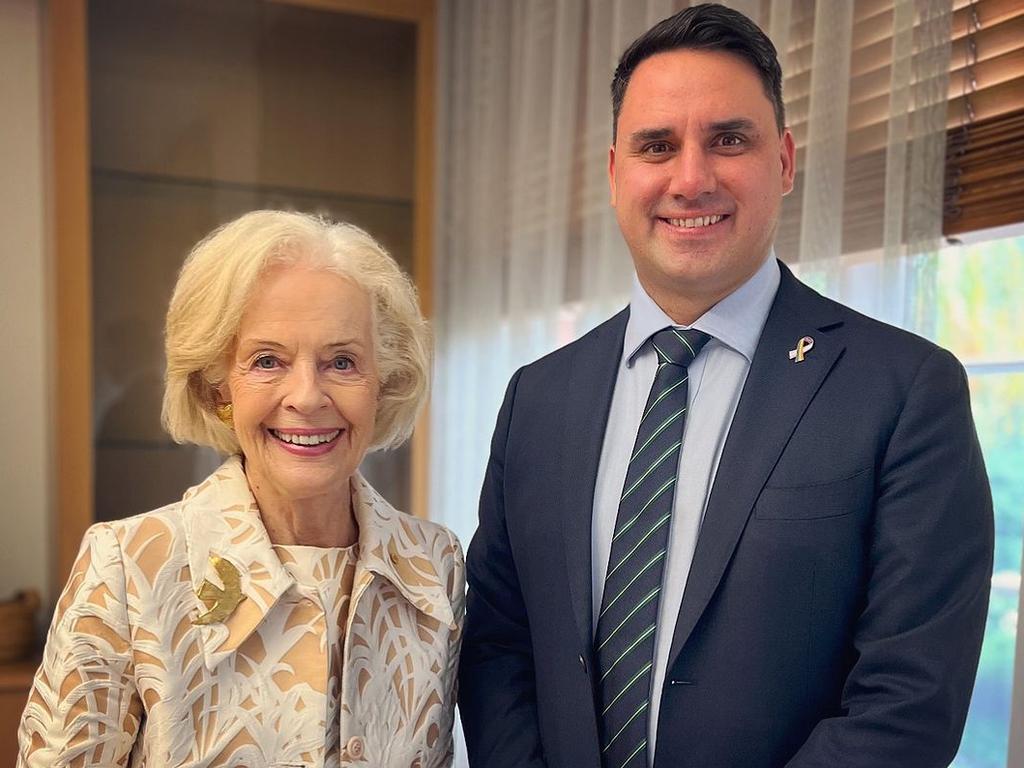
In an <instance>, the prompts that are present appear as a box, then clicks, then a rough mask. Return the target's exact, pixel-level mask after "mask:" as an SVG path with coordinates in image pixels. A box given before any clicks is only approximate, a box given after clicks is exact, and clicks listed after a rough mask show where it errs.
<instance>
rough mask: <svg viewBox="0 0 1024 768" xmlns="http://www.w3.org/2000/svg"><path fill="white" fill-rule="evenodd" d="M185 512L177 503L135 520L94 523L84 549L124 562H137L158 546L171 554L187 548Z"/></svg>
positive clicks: (85, 538)
mask: <svg viewBox="0 0 1024 768" xmlns="http://www.w3.org/2000/svg"><path fill="white" fill-rule="evenodd" d="M181 508H182V503H181V501H175V502H173V503H171V504H167V505H165V506H163V507H159V508H158V509H153V510H150V511H149V512H142V513H140V514H138V515H133V516H132V517H126V518H122V519H120V520H108V521H103V522H98V523H93V524H92V525H91V526H89V528H88V529H87V530H86V532H85V536H84V537H83V539H82V549H83V550H84V549H85V548H86V547H89V548H91V549H92V550H93V551H97V552H108V551H110V552H114V551H116V552H117V554H119V556H120V557H121V558H122V559H123V558H132V559H134V558H136V557H138V556H139V555H141V554H142V553H143V552H144V551H145V550H147V549H150V548H151V546H152V545H154V544H156V545H157V546H158V547H159V548H160V549H161V550H162V551H163V552H164V553H169V552H170V551H171V550H173V549H175V548H177V547H183V546H184V544H185V530H184V527H183V525H182V514H181ZM147 545H149V546H147Z"/></svg>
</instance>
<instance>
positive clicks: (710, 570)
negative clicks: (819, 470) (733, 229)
mask: <svg viewBox="0 0 1024 768" xmlns="http://www.w3.org/2000/svg"><path fill="white" fill-rule="evenodd" d="M780 266H782V280H781V282H780V284H779V290H778V293H777V294H776V297H775V302H774V304H773V305H772V309H771V311H770V312H769V314H768V318H767V320H766V322H765V327H764V330H763V331H762V333H761V339H760V341H759V342H758V345H757V350H756V352H755V353H754V358H753V361H752V362H751V366H750V372H749V374H748V375H747V380H746V383H745V384H744V387H743V392H742V394H741V395H740V400H739V404H738V405H737V408H736V414H735V416H734V417H733V421H732V425H731V427H730V429H729V435H728V437H727V438H726V442H725V446H724V448H723V450H722V457H721V460H720V461H719V464H718V472H717V474H716V476H715V482H714V485H713V487H712V490H711V497H710V499H709V500H708V505H707V510H706V512H705V515H704V522H703V524H702V526H701V530H700V537H699V538H698V540H697V548H696V550H695V552H694V555H693V563H692V564H691V566H690V573H689V576H688V578H687V582H686V590H685V592H684V594H683V601H682V605H681V606H680V609H679V616H678V618H677V620H676V627H675V633H674V634H673V637H672V647H671V650H670V652H669V666H668V669H669V675H671V669H672V666H673V665H674V664H675V661H676V659H677V658H678V656H679V652H680V651H681V650H682V647H683V646H684V645H685V644H686V641H687V640H688V639H689V637H690V634H691V633H692V632H693V628H694V626H695V625H696V624H697V621H698V620H699V619H700V616H701V614H702V613H703V612H704V610H705V608H706V607H707V605H708V602H709V601H710V600H711V597H712V595H713V594H714V592H715V590H716V589H717V587H718V584H719V582H720V581H721V579H722V575H723V574H724V572H725V569H726V566H727V565H728V563H729V560H730V559H731V557H732V554H733V551H734V550H735V548H736V544H737V542H738V541H739V538H740V535H741V534H742V533H743V529H744V527H745V526H746V523H747V519H748V518H749V516H750V513H751V511H752V509H753V507H754V503H755V501H756V500H757V496H758V494H759V493H760V492H761V489H762V488H763V487H764V484H765V482H766V481H767V479H768V476H769V474H770V473H771V471H772V469H773V468H774V466H775V464H776V462H777V461H778V459H779V456H780V455H781V453H782V451H783V449H784V448H785V446H786V443H787V442H788V441H789V438H790V436H791V435H792V434H793V431H794V429H796V425H797V424H798V423H799V421H800V418H801V417H802V416H803V413H804V411H805V410H806V409H807V406H808V404H809V403H810V402H811V400H812V399H813V397H814V395H815V393H816V392H817V391H818V389H819V387H820V386H821V384H822V382H823V381H824V380H825V378H826V377H827V376H828V374H829V372H830V371H831V370H832V367H833V365H834V364H835V362H836V360H837V359H838V358H839V356H840V355H841V354H842V351H843V349H844V346H843V344H842V343H841V337H840V335H839V334H837V333H834V332H833V333H830V332H829V331H830V330H832V329H834V328H835V327H837V326H838V325H839V324H840V321H839V319H838V317H837V315H836V314H835V312H834V310H833V309H832V306H833V305H832V304H831V302H828V301H826V300H825V299H823V298H822V297H821V296H819V295H818V294H817V293H815V292H814V291H812V290H811V289H810V288H807V287H806V286H804V285H803V284H801V283H799V282H798V281H797V280H796V278H794V277H793V275H792V274H791V273H790V272H789V270H788V269H786V268H785V266H784V265H780ZM803 336H811V337H812V338H813V339H814V348H813V350H812V351H811V352H810V353H809V354H807V356H806V358H805V359H804V360H803V361H802V362H799V363H798V362H795V361H793V360H791V359H790V358H789V351H790V350H792V349H794V348H795V347H796V344H797V341H798V340H799V339H800V338H802V337H803Z"/></svg>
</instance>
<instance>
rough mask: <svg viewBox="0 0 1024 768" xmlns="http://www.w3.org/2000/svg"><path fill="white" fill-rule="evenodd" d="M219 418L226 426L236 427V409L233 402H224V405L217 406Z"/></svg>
mask: <svg viewBox="0 0 1024 768" xmlns="http://www.w3.org/2000/svg"><path fill="white" fill-rule="evenodd" d="M217 418H218V419H220V420H221V423H223V424H224V426H226V427H229V428H230V429H234V428H235V409H234V406H232V405H231V403H224V404H223V405H218V406H217Z"/></svg>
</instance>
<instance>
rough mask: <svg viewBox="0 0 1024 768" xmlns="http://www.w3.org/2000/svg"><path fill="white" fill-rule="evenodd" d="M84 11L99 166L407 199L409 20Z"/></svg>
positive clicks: (106, 7)
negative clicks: (86, 17) (406, 22)
mask: <svg viewBox="0 0 1024 768" xmlns="http://www.w3.org/2000/svg"><path fill="white" fill-rule="evenodd" d="M89 14H90V15H89V25H90V29H89V44H90V67H91V69H90V72H91V76H92V84H91V87H92V93H91V100H92V106H93V118H92V133H93V165H94V166H99V167H101V168H114V169H121V170H130V171H134V172H138V173H149V174H161V175H164V174H169V175H174V176H183V177H197V178H213V179H219V180H225V181H232V182H240V183H258V184H264V185H277V186H285V187H289V188H295V187H299V188H305V189H315V190H321V191H329V192H335V193H342V194H346V193H347V194H358V195H363V196H370V197H378V198H397V199H402V200H410V199H411V198H412V195H413V152H412V148H413V143H414V119H413V113H412V103H413V89H414V82H415V80H414V69H415V28H414V26H413V25H412V24H405V23H396V22H388V21H382V20H377V19H369V18H362V17H357V16H350V15H347V14H340V13H331V12H327V11H320V10H315V9H308V8H300V7H294V6H288V5H280V4H275V3H269V4H268V3H262V2H258V1H257V0H218V2H215V3H211V2H208V1H207V0H174V1H173V2H171V1H170V0H159V1H152V2H146V3H139V2H134V1H133V0H93V1H92V2H90V3H89ZM139 29H141V30H143V32H144V34H138V32H137V30H139ZM325 94H328V95H329V96H328V97H326V98H325Z"/></svg>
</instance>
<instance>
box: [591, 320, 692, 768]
mask: <svg viewBox="0 0 1024 768" xmlns="http://www.w3.org/2000/svg"><path fill="white" fill-rule="evenodd" d="M710 338H711V337H710V336H708V335H707V334H706V333H703V332H701V331H698V330H694V329H690V330H681V329H676V328H666V329H665V330H662V331H658V333H656V334H654V335H653V336H652V337H651V338H650V339H648V341H647V343H648V344H650V345H651V346H652V347H653V348H654V350H655V351H656V352H657V355H658V372H657V374H655V377H654V384H653V385H652V386H651V394H650V395H649V396H648V398H647V406H646V407H645V408H644V414H643V418H642V419H641V421H640V427H639V429H638V430H637V434H636V442H635V444H634V446H633V453H632V455H631V457H630V460H629V467H628V469H627V470H626V482H625V484H624V485H623V488H622V496H621V498H620V499H619V514H618V517H617V518H616V520H615V534H614V536H613V538H612V548H611V555H610V557H609V559H608V574H607V576H605V582H604V595H603V598H602V600H601V614H600V616H599V617H598V620H597V636H596V638H595V640H594V644H595V654H596V659H597V671H598V673H599V674H600V681H599V686H598V687H599V690H600V698H599V701H600V706H601V713H600V722H601V748H602V763H603V765H604V768H624V767H625V766H638V767H639V766H645V765H647V721H648V717H647V709H648V706H649V703H650V698H651V670H652V667H653V664H654V635H655V629H656V627H657V621H658V598H659V596H660V594H661V577H662V573H663V572H664V565H665V554H666V552H667V548H668V533H669V526H670V523H671V520H672V504H673V501H674V499H675V485H676V470H677V468H678V465H679V450H680V447H681V446H682V444H683V424H684V423H685V419H686V405H687V402H686V399H687V385H686V381H687V366H689V365H690V363H691V362H693V359H694V358H695V357H696V356H697V354H698V353H699V352H700V350H701V348H702V347H703V346H704V345H705V344H707V342H708V341H709V340H710Z"/></svg>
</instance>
